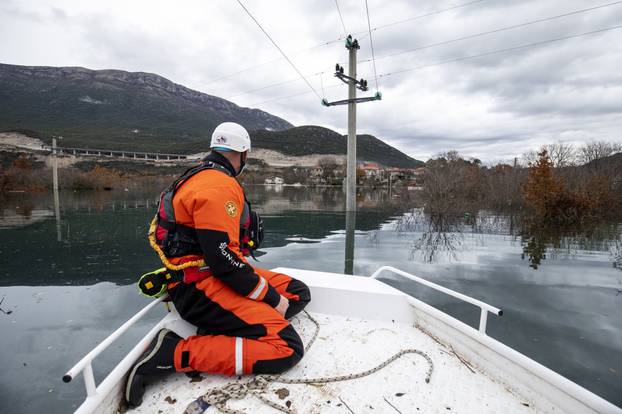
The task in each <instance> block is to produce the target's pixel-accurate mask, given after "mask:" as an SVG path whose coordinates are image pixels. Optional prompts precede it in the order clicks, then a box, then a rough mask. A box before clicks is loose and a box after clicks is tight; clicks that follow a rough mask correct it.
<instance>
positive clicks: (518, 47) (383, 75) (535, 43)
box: [379, 25, 622, 78]
mask: <svg viewBox="0 0 622 414" xmlns="http://www.w3.org/2000/svg"><path fill="white" fill-rule="evenodd" d="M620 28H622V25H618V26H612V27H607V28H604V29H598V30H593V31H590V32H584V33H578V34H574V35H569V36H563V37H557V38H555V39H547V40H542V41H539V42H534V43H528V44H525V45H520V46H513V47H508V48H505V49H498V50H492V51H490V52H484V53H478V54H476V55H470V56H463V57H459V58H455V59H449V60H444V61H441V62H436V63H430V64H426V65H421V66H415V67H413V68H409V69H402V70H398V71H394V72H388V73H383V74H380V75H379V77H380V78H386V77H389V76H394V75H399V74H401V73H405V72H412V71H415V70H419V69H424V68H429V67H432V66H440V65H445V64H448V63H454V62H461V61H463V60H470V59H476V58H480V57H485V56H490V55H496V54H499V53H507V52H512V51H515V50H520V49H527V48H530V47H536V46H542V45H545V44H549V43H554V42H560V41H562V40H568V39H574V38H577V37H582V36H588V35H592V34H596V33H602V32H607V31H609V30H616V29H620Z"/></svg>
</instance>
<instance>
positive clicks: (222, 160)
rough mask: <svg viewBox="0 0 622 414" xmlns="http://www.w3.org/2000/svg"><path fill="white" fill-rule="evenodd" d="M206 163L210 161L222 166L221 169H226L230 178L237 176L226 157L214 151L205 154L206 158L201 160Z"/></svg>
mask: <svg viewBox="0 0 622 414" xmlns="http://www.w3.org/2000/svg"><path fill="white" fill-rule="evenodd" d="M206 161H211V162H214V163H216V164H219V165H222V166H223V167H225V168H226V169H227V171H229V172H230V173H231V176H232V177H235V176H236V175H238V173H237V171H235V169H234V168H233V165H231V163H230V162H229V160H228V159H227V157H225V156H224V155H222V154H219V153H218V152H216V151H212V152H210V153H209V154H207V156H206V157H205V158H203V162H206Z"/></svg>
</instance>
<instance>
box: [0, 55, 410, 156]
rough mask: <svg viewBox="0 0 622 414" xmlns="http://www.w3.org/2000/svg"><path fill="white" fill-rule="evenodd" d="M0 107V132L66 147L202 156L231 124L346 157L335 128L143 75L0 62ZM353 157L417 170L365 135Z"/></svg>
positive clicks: (273, 145)
mask: <svg viewBox="0 0 622 414" xmlns="http://www.w3.org/2000/svg"><path fill="white" fill-rule="evenodd" d="M0 108H2V110H0V132H8V131H17V132H22V133H25V134H27V135H30V136H33V137H36V138H40V139H42V140H44V141H45V142H48V143H49V141H50V137H51V136H52V135H62V136H63V141H62V145H63V146H67V147H71V146H75V147H88V148H102V149H107V148H114V149H126V150H135V151H150V152H169V153H193V152H201V151H205V149H206V147H205V146H206V140H207V139H208V137H209V135H210V131H212V130H213V129H214V127H215V126H216V125H218V124H219V123H221V122H225V121H233V122H238V123H240V124H242V125H244V126H245V127H246V128H247V129H248V130H249V131H252V133H251V135H252V136H253V140H254V142H253V146H254V147H256V148H266V149H273V150H276V151H279V152H283V153H285V154H287V155H309V154H345V153H346V138H345V137H344V136H342V135H340V134H338V133H336V132H334V131H331V130H329V129H326V128H321V127H313V126H308V127H298V128H293V125H292V124H290V123H289V122H287V121H285V120H284V119H281V118H279V117H276V116H274V115H271V114H269V113H267V112H264V111H261V110H259V109H251V108H243V107H240V106H238V105H236V104H234V103H232V102H229V101H227V100H225V99H222V98H219V97H216V96H212V95H207V94H204V93H201V92H198V91H194V90H191V89H188V88H186V87H184V86H181V85H178V84H176V83H173V82H171V81H170V80H168V79H165V78H163V77H161V76H158V75H154V74H150V73H144V72H125V71H120V70H89V69H85V68H79V67H45V66H17V65H5V64H0ZM358 159H359V160H365V161H377V162H380V163H381V164H384V165H387V166H396V167H414V166H417V165H419V162H418V161H416V160H414V159H412V158H410V157H408V156H406V155H405V154H403V153H401V152H400V151H398V150H397V149H395V148H393V147H391V146H389V145H387V144H385V143H384V142H382V141H381V140H379V139H377V138H375V137H373V136H370V135H360V136H359V139H358Z"/></svg>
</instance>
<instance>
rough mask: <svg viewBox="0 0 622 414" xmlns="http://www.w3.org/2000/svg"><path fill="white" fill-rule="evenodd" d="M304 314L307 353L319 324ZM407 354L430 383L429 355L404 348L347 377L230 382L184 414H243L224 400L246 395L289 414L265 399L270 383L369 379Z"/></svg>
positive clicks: (276, 377) (431, 366)
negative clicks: (424, 365) (310, 327)
mask: <svg viewBox="0 0 622 414" xmlns="http://www.w3.org/2000/svg"><path fill="white" fill-rule="evenodd" d="M304 313H305V315H306V316H307V318H309V320H310V321H311V322H313V324H314V325H315V332H314V334H313V336H312V337H311V340H310V341H309V344H308V345H307V346H306V350H307V351H308V350H309V349H310V348H311V345H313V343H314V342H315V340H316V339H317V336H318V334H319V332H320V324H319V322H318V321H317V320H315V318H313V317H312V316H311V315H310V314H309V313H308V312H307V311H304ZM406 354H417V355H420V356H422V357H423V358H424V359H425V360H426V361H427V362H428V370H427V371H426V376H425V382H426V383H429V382H430V379H431V377H432V372H433V371H434V362H433V361H432V358H430V356H429V355H428V354H426V353H425V352H423V351H420V350H418V349H414V348H406V349H402V350H401V351H399V352H398V353H396V354H394V355H393V356H391V357H390V358H388V359H387V360H385V361H383V362H382V363H380V364H379V365H376V366H375V367H373V368H370V369H368V370H366V371H362V372H358V373H353V374H346V375H336V376H329V377H315V378H282V377H281V376H280V375H257V376H255V377H254V378H253V379H251V380H249V381H246V382H230V383H229V384H226V385H223V386H222V387H217V388H212V389H210V390H208V391H207V393H205V394H204V395H203V396H201V397H199V398H198V399H197V400H195V401H194V402H192V403H191V404H190V405H188V407H187V408H186V410H185V411H184V414H199V413H203V411H204V410H205V409H207V407H209V406H214V407H216V408H217V409H218V410H220V411H221V412H223V413H225V414H246V413H245V412H244V411H240V410H235V409H232V408H228V407H227V405H226V404H227V401H229V400H231V399H233V400H241V399H243V398H245V397H246V396H247V395H252V396H254V397H256V398H258V399H259V400H261V401H262V402H263V403H264V404H266V405H269V406H270V407H272V408H274V409H276V410H279V411H281V412H284V413H288V414H292V413H295V410H293V409H290V408H289V407H286V406H283V405H280V404H277V403H275V402H274V401H271V400H270V399H268V398H267V397H266V396H265V395H264V394H265V392H266V391H267V390H268V387H269V386H270V385H271V384H272V383H273V382H279V383H283V384H309V385H311V384H326V383H331V382H340V381H348V380H353V379H358V378H363V377H366V376H369V375H371V374H373V373H375V372H378V371H380V370H381V369H383V368H384V367H386V366H387V365H389V364H390V363H392V362H394V361H395V360H397V359H399V358H400V357H402V356H404V355H406Z"/></svg>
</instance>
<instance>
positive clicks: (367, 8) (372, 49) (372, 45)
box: [365, 0, 378, 92]
mask: <svg viewBox="0 0 622 414" xmlns="http://www.w3.org/2000/svg"><path fill="white" fill-rule="evenodd" d="M365 11H366V12H367V30H369V43H370V44H371V58H372V62H373V63H374V80H375V81H376V92H378V75H377V74H376V58H375V57H374V39H373V38H372V37H371V23H370V22H369V6H368V5H367V0H365Z"/></svg>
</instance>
